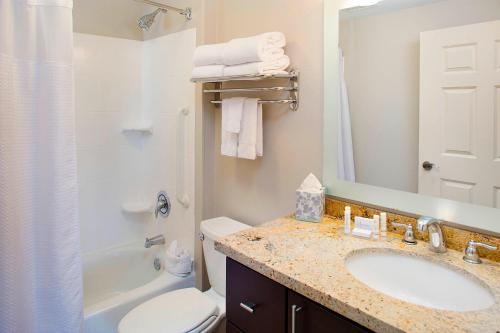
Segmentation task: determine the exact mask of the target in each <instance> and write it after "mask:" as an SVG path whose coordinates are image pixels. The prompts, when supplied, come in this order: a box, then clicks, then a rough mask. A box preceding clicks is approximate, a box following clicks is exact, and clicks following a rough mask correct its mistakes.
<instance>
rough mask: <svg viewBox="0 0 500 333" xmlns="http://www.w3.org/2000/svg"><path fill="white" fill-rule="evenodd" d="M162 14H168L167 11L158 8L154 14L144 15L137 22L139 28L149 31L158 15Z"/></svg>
mask: <svg viewBox="0 0 500 333" xmlns="http://www.w3.org/2000/svg"><path fill="white" fill-rule="evenodd" d="M160 12H163V13H166V12H167V10H166V9H163V8H158V9H156V10H155V11H154V12H152V13H149V14H146V15H144V16H143V17H141V18H140V19H139V20H137V23H138V24H139V27H140V28H141V29H142V30H144V31H148V30H149V29H150V28H151V26H152V25H153V22H154V21H155V17H156V15H158V13H160Z"/></svg>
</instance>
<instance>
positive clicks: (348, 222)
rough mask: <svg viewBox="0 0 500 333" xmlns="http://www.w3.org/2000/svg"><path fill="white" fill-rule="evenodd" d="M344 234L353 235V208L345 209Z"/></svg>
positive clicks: (347, 207)
mask: <svg viewBox="0 0 500 333" xmlns="http://www.w3.org/2000/svg"><path fill="white" fill-rule="evenodd" d="M344 233H345V234H346V235H349V234H351V207H349V206H346V207H345V209H344Z"/></svg>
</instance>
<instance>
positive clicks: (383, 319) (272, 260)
mask: <svg viewBox="0 0 500 333" xmlns="http://www.w3.org/2000/svg"><path fill="white" fill-rule="evenodd" d="M399 237H400V236H398V235H396V234H388V237H387V239H388V240H385V241H382V240H380V241H373V240H365V239H360V238H355V237H352V236H346V235H344V233H343V222H342V221H340V220H336V219H331V218H324V219H323V221H322V222H321V223H307V222H300V221H297V220H295V219H293V218H281V219H278V220H275V221H272V222H268V223H265V224H262V225H260V226H258V227H255V228H251V229H248V230H244V231H241V232H239V233H236V234H232V235H230V236H227V237H224V238H221V239H219V240H218V241H217V242H216V243H215V247H216V249H217V250H218V251H220V252H222V253H224V254H225V255H227V256H228V257H230V258H232V259H234V260H236V261H238V262H240V263H242V264H244V265H246V266H248V267H250V268H252V269H253V270H255V271H257V272H259V273H261V274H263V275H265V276H267V277H269V278H270V279H272V280H274V281H276V282H278V283H280V284H282V285H284V286H286V287H288V288H290V289H292V290H294V291H296V292H298V293H300V294H302V295H304V296H306V297H308V298H310V299H312V300H314V301H316V302H318V303H320V304H322V305H324V306H325V307H327V308H329V309H331V310H333V311H335V312H337V313H339V314H341V315H343V316H345V317H347V318H350V319H351V320H354V321H356V322H358V323H359V324H361V325H363V326H365V327H367V328H369V329H371V330H374V331H376V332H384V333H385V332H426V333H427V332H440V333H442V332H481V333H489V332H491V333H498V332H500V264H499V263H494V262H492V261H487V260H483V264H481V265H473V264H467V263H465V262H464V261H463V260H462V253H460V252H457V251H453V250H448V251H447V252H446V253H444V254H435V253H433V252H431V251H430V250H429V249H428V248H427V243H424V242H419V243H418V244H417V245H416V246H408V245H405V244H403V243H402V242H401V241H400V240H399V239H395V238H399ZM363 249H374V251H394V250H399V251H404V252H407V253H409V254H411V255H417V256H423V257H427V258H428V259H430V260H433V261H436V260H437V261H438V262H440V263H442V264H444V265H448V266H450V265H451V266H452V268H454V269H456V270H462V271H466V272H468V273H470V274H473V275H474V276H475V277H477V278H478V279H480V280H481V281H482V282H483V283H484V284H485V285H487V286H488V287H489V288H490V290H491V292H492V293H493V295H494V297H495V300H496V303H495V305H493V306H492V307H490V308H488V309H485V310H479V311H469V312H455V311H445V310H436V309H432V308H428V307H424V306H420V305H415V304H412V303H407V302H404V301H401V300H398V299H396V298H393V297H390V296H387V295H385V294H382V293H380V292H378V291H376V290H374V289H371V288H370V287H368V286H367V285H365V284H363V283H362V282H360V281H358V280H357V279H356V278H355V277H354V276H352V275H351V274H350V273H349V271H348V270H347V268H346V267H345V265H344V260H345V258H346V257H347V256H348V255H349V253H351V252H352V251H355V250H363Z"/></svg>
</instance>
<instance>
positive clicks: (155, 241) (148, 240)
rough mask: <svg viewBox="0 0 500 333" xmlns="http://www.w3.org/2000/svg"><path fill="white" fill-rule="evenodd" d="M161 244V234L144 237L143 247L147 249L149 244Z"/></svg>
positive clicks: (162, 239)
mask: <svg viewBox="0 0 500 333" xmlns="http://www.w3.org/2000/svg"><path fill="white" fill-rule="evenodd" d="M163 244H165V237H163V235H158V236H154V237H151V238H146V241H145V242H144V247H145V248H146V249H149V248H150V247H151V246H154V245H163Z"/></svg>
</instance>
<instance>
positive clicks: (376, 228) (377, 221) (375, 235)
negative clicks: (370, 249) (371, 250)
mask: <svg viewBox="0 0 500 333" xmlns="http://www.w3.org/2000/svg"><path fill="white" fill-rule="evenodd" d="M379 230H380V216H378V215H376V214H375V215H373V230H372V232H373V239H375V240H378V238H379Z"/></svg>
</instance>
